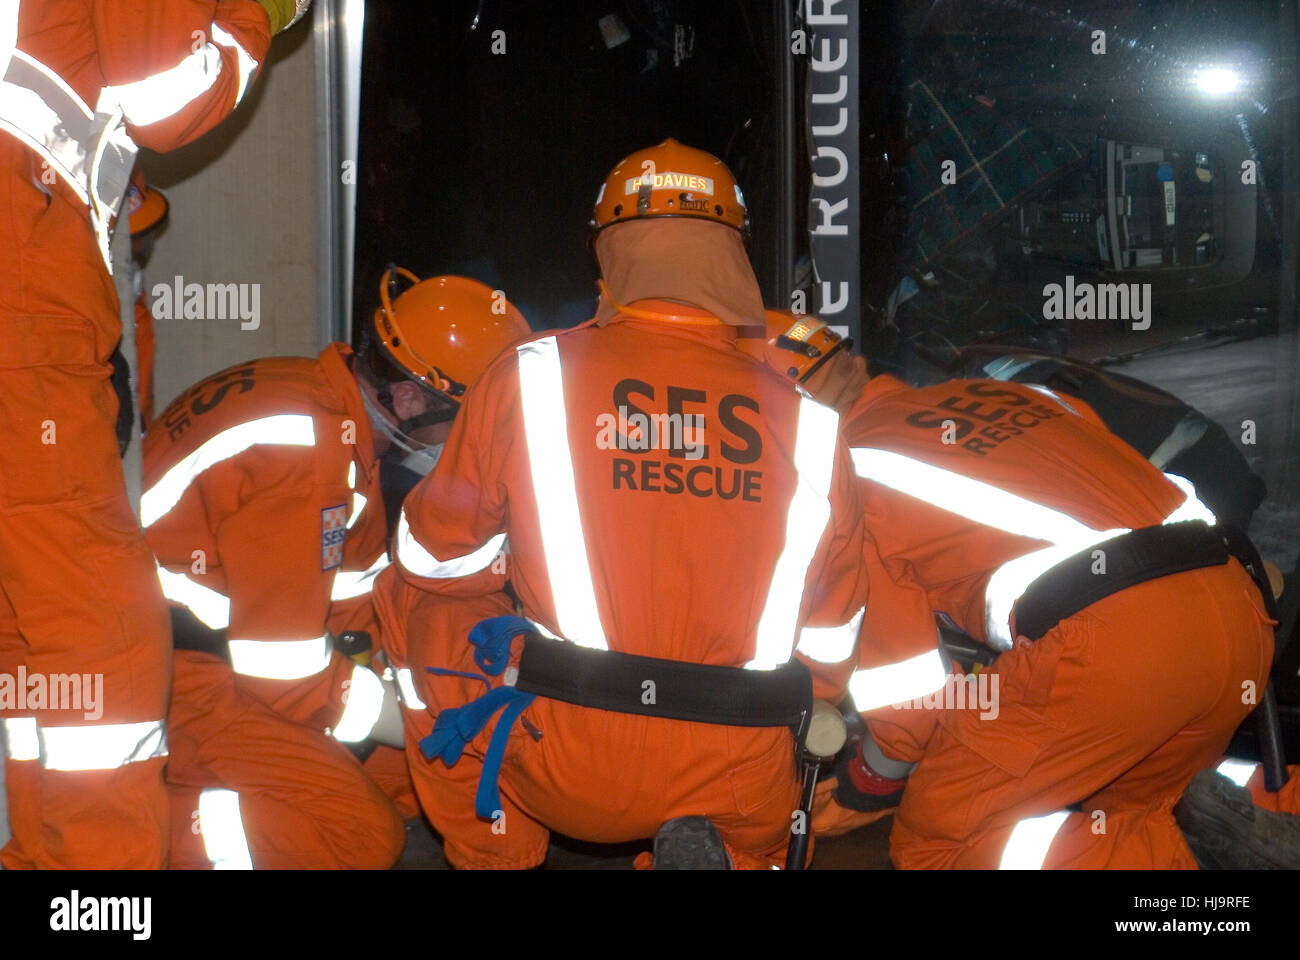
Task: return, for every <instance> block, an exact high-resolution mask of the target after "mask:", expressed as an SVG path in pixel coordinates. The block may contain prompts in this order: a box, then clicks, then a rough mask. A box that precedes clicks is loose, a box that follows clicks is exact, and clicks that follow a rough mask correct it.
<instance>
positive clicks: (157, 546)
mask: <svg viewBox="0 0 1300 960" xmlns="http://www.w3.org/2000/svg"><path fill="white" fill-rule="evenodd" d="M398 273H399V274H401V275H402V276H405V277H406V278H407V279H408V280H414V279H415V278H414V277H413V276H412V275H411V274H409V273H406V272H405V271H398ZM390 279H391V280H392V281H393V282H394V292H395V289H396V281H397V280H398V277H397V276H394V275H393V274H391V273H390V274H386V275H385V278H384V281H383V282H382V283H381V291H380V299H381V304H382V305H381V307H380V309H379V310H377V311H376V315H375V322H374V326H373V328H372V329H369V330H368V331H367V333H366V334H365V335H364V337H363V345H362V347H361V350H360V352H359V353H358V354H355V355H354V354H353V352H352V351H351V350H350V349H349V348H348V347H347V346H346V345H344V344H340V343H334V344H330V345H329V346H327V347H326V348H325V349H324V350H323V351H322V352H321V354H320V356H319V357H317V358H316V359H310V358H305V357H273V358H264V359H260V360H253V361H250V362H248V363H245V364H241V365H239V366H236V367H232V368H230V369H228V370H225V371H222V372H221V373H218V374H215V375H214V376H211V377H209V378H208V379H206V380H204V381H202V382H201V383H199V384H198V385H196V386H194V387H192V388H191V389H189V390H187V391H186V392H185V393H183V394H182V395H181V396H180V397H178V398H177V399H176V400H175V401H174V402H173V403H172V404H171V405H170V406H169V407H168V408H167V410H166V411H164V412H163V413H162V415H161V416H160V417H159V418H158V420H157V422H156V423H155V425H154V428H153V429H152V430H150V431H149V435H148V437H147V438H146V441H145V490H146V492H145V494H144V496H143V498H142V503H141V508H142V517H141V520H142V523H143V525H144V527H145V531H146V535H147V537H148V540H149V544H150V546H151V547H152V548H153V549H154V552H155V554H156V555H157V558H158V563H159V578H160V579H161V581H162V585H163V593H164V594H165V595H166V596H167V598H168V599H169V600H170V601H171V603H172V615H173V626H174V630H173V632H174V634H175V637H176V646H177V647H178V649H177V652H176V655H175V683H174V695H173V698H172V705H171V709H170V713H169V716H168V724H169V727H170V735H171V756H170V758H169V762H168V765H167V772H166V778H167V784H168V790H169V794H170V796H171V802H172V808H173V811H172V812H173V838H172V861H171V862H172V865H173V866H203V865H206V864H209V863H210V864H212V865H213V866H219V867H220V866H226V867H229V866H245V867H247V866H250V865H251V866H255V867H369V868H383V867H388V866H390V865H391V864H392V863H393V862H394V861H395V860H396V858H397V856H398V855H399V853H400V852H401V848H402V842H403V830H402V823H401V819H400V818H399V816H398V814H397V812H396V811H395V810H394V807H393V804H392V803H390V801H389V797H387V796H385V791H384V790H381V789H380V787H379V785H378V784H377V783H376V782H375V778H374V777H372V776H370V775H369V774H370V773H371V772H373V770H372V766H371V763H370V762H368V764H367V768H366V769H364V770H363V768H362V767H361V766H360V765H359V764H358V762H357V759H356V757H354V756H353V754H352V753H351V752H349V749H348V747H347V746H345V745H344V744H348V745H350V746H352V747H353V748H354V749H356V750H357V751H358V752H359V753H366V752H367V751H368V750H369V747H370V744H368V741H369V740H371V739H372V738H373V739H375V740H379V741H381V742H383V743H388V744H391V745H393V746H397V747H400V746H401V721H400V719H399V718H398V713H397V702H396V699H395V696H394V694H393V691H392V686H391V684H385V683H384V682H382V681H381V680H380V677H379V676H378V675H377V674H376V673H375V672H374V671H373V670H372V669H371V668H370V667H369V666H367V665H365V663H363V662H357V661H359V660H361V661H363V660H364V659H366V658H365V657H364V656H362V655H359V656H357V657H356V658H355V660H354V659H352V658H350V657H349V656H348V655H347V654H348V653H349V652H351V651H349V650H347V649H344V647H345V646H346V644H345V643H344V641H347V640H351V639H353V638H359V637H362V636H363V635H364V634H373V633H374V632H375V631H376V630H377V626H376V622H375V619H374V615H373V606H372V599H371V588H372V585H373V583H374V578H375V576H376V575H377V574H378V573H379V571H381V570H382V569H383V568H384V567H385V566H386V565H387V564H388V538H389V528H388V524H387V522H386V518H385V506H384V503H383V500H382V497H381V481H380V468H379V460H380V457H382V456H383V455H384V454H385V453H386V452H387V451H388V450H389V448H390V447H391V446H393V445H396V446H398V447H400V448H402V449H404V450H406V451H407V453H408V456H407V457H406V460H405V462H406V463H407V464H410V463H419V462H421V461H422V462H423V463H424V467H423V470H424V471H425V472H427V470H428V469H430V468H431V467H432V465H433V462H434V461H435V460H436V453H437V450H438V449H439V446H440V444H441V442H442V441H443V440H444V439H445V437H446V434H447V432H448V430H449V428H450V421H451V419H452V417H454V416H455V415H456V411H457V409H458V404H457V401H456V397H457V396H458V395H459V394H460V393H462V392H463V391H464V389H465V385H466V384H467V383H468V382H469V381H470V380H472V379H473V378H474V377H475V376H476V375H477V374H478V372H479V371H480V370H481V369H482V368H483V366H485V365H486V363H487V360H488V359H490V358H491V357H492V356H493V355H495V353H496V352H497V351H498V350H500V349H501V348H502V347H504V346H505V345H506V344H508V343H510V342H511V341H512V340H514V339H516V338H517V337H519V336H520V335H522V334H524V333H526V332H527V330H528V327H527V324H526V323H525V322H524V320H523V318H522V316H521V315H520V314H519V313H518V312H517V311H515V310H514V308H513V307H510V306H509V304H506V303H504V301H498V298H496V297H494V295H493V291H491V290H490V289H489V288H487V287H485V286H483V285H482V284H479V283H477V282H475V281H472V280H467V279H465V278H461V277H437V278H433V279H430V280H425V281H423V282H420V283H415V285H414V286H411V287H410V289H408V290H406V291H405V292H403V293H402V294H401V296H399V297H397V298H396V299H395V300H391V301H390V290H389V284H390ZM494 306H500V307H501V310H500V312H498V311H497V310H494ZM358 646H360V647H364V646H365V645H364V643H360V644H358ZM364 652H365V651H364V650H361V651H358V654H363V653H364ZM363 745H364V746H363ZM380 749H381V750H382V749H383V748H380ZM381 755H382V754H381V753H380V752H376V753H375V754H374V755H373V756H372V757H371V762H373V761H376V760H378V759H379V758H380V757H381ZM394 756H395V757H397V758H398V760H399V762H400V763H401V770H400V773H401V777H400V779H398V780H397V781H396V782H397V783H398V784H399V785H400V783H401V782H406V778H405V761H404V757H403V755H402V754H401V752H400V751H397V752H395V753H394ZM385 769H387V768H385ZM390 772H391V771H390ZM407 791H408V794H409V785H408V786H407ZM389 792H390V794H391V793H392V791H391V790H390V791H389ZM410 812H412V813H413V812H414V805H413V802H412V804H411V811H410Z"/></svg>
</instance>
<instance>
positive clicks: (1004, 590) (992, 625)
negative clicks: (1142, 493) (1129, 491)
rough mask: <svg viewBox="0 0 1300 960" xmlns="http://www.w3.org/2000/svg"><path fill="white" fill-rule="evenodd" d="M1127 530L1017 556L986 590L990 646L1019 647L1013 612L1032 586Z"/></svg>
mask: <svg viewBox="0 0 1300 960" xmlns="http://www.w3.org/2000/svg"><path fill="white" fill-rule="evenodd" d="M1125 532H1127V531H1125V530H1123V529H1119V530H1108V531H1106V532H1104V533H1101V532H1098V533H1096V534H1095V536H1094V537H1093V538H1092V541H1091V543H1081V542H1079V541H1075V542H1072V543H1067V544H1064V545H1057V546H1050V547H1044V548H1043V549H1041V550H1035V551H1033V552H1032V553H1026V554H1022V555H1021V556H1019V557H1013V558H1012V559H1010V560H1008V561H1007V562H1006V563H1004V564H1002V566H1000V567H998V568H997V569H996V570H994V571H993V575H992V576H991V577H989V582H988V585H987V586H986V587H985V588H984V630H985V632H986V633H987V635H988V643H989V646H990V647H992V648H993V649H994V650H1002V651H1006V650H1010V649H1011V648H1012V647H1013V646H1015V637H1014V636H1012V634H1011V609H1012V608H1013V607H1014V606H1015V605H1016V601H1017V600H1019V599H1020V598H1021V596H1023V595H1024V592H1025V590H1027V589H1028V588H1029V585H1030V584H1031V583H1033V582H1034V581H1035V580H1037V579H1038V578H1039V577H1040V576H1042V575H1043V574H1044V573H1046V572H1047V571H1048V570H1050V569H1051V568H1052V567H1054V566H1056V565H1057V564H1058V563H1060V562H1061V561H1062V560H1064V559H1065V558H1066V557H1069V556H1072V555H1073V554H1075V553H1078V552H1079V551H1080V550H1082V549H1084V548H1085V547H1088V546H1091V545H1092V543H1100V542H1101V541H1103V540H1108V539H1110V538H1111V537H1113V536H1119V535H1120V534H1122V533H1125Z"/></svg>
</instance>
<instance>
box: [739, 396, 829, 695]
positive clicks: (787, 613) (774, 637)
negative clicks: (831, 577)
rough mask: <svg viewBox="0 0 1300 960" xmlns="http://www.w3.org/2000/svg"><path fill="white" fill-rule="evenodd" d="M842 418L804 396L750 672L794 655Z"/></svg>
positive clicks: (826, 510)
mask: <svg viewBox="0 0 1300 960" xmlns="http://www.w3.org/2000/svg"><path fill="white" fill-rule="evenodd" d="M839 424H840V417H839V414H837V413H836V412H835V411H834V410H832V409H831V408H830V407H825V406H822V405H821V404H820V403H818V402H817V401H816V400H813V399H812V398H811V397H809V396H808V395H807V394H802V393H801V395H800V397H799V421H798V425H797V426H796V428H795V431H796V432H795V441H794V467H795V470H796V471H797V472H798V479H797V481H796V483H795V489H794V495H793V496H792V497H791V498H790V506H789V508H788V509H787V511H786V520H785V545H784V546H783V548H782V550H781V555H780V557H778V558H777V561H776V567H775V568H774V569H773V571H772V579H771V581H770V582H769V584H768V589H767V601H766V602H765V603H764V604H763V614H762V616H761V617H760V618H759V621H758V630H757V638H756V642H755V646H754V659H752V660H750V661H749V662H748V663H746V664H745V667H746V669H749V670H774V669H776V668H777V667H779V666H781V664H783V663H786V662H788V661H789V659H790V654H791V651H792V649H793V647H794V644H795V641H796V636H795V634H796V630H797V629H798V626H799V609H800V607H801V606H802V605H803V593H804V581H805V580H806V579H807V577H808V568H809V566H811V565H812V559H813V554H814V553H816V552H817V544H818V543H820V542H821V538H822V533H823V531H825V529H826V524H827V523H828V522H829V520H830V516H831V504H830V499H829V498H830V489H831V475H832V473H833V472H834V469H835V444H836V441H837V439H838V437H839Z"/></svg>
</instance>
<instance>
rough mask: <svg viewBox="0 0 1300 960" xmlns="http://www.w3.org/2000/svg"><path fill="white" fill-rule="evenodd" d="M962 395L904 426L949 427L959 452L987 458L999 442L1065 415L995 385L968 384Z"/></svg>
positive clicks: (920, 412)
mask: <svg viewBox="0 0 1300 960" xmlns="http://www.w3.org/2000/svg"><path fill="white" fill-rule="evenodd" d="M963 393H964V394H965V396H963V395H962V394H954V395H953V396H950V397H944V398H943V399H942V400H940V401H939V402H938V403H936V404H935V405H934V406H933V407H932V408H930V409H928V410H918V411H917V412H915V413H912V414H909V415H908V417H907V418H906V420H905V421H904V422H905V423H907V425H908V426H911V427H918V428H920V429H922V430H934V431H935V436H936V437H939V436H940V433H939V431H942V430H944V429H946V428H949V427H951V429H952V430H953V432H954V434H955V436H954V440H955V441H956V442H958V443H960V444H961V447H962V449H963V450H966V451H968V452H970V453H974V454H978V455H979V456H981V457H983V456H987V455H988V453H989V452H990V451H992V450H996V449H997V448H998V447H999V446H1001V445H1002V444H1003V443H1006V442H1007V441H1008V440H1011V439H1012V438H1014V437H1020V436H1023V435H1024V434H1025V433H1026V432H1027V431H1029V430H1032V429H1033V428H1034V427H1036V426H1038V424H1040V423H1042V422H1043V421H1044V420H1051V419H1052V418H1054V417H1063V416H1065V414H1064V413H1062V412H1061V411H1060V410H1058V409H1056V408H1055V407H1053V406H1052V405H1051V404H1047V403H1035V402H1033V401H1032V400H1030V399H1029V398H1028V397H1025V396H1023V395H1022V394H1020V393H1017V392H1016V391H1015V390H1008V389H1004V388H1003V387H1000V386H997V385H996V384H990V383H983V382H980V381H975V382H973V383H968V384H966V386H965V389H964V391H963Z"/></svg>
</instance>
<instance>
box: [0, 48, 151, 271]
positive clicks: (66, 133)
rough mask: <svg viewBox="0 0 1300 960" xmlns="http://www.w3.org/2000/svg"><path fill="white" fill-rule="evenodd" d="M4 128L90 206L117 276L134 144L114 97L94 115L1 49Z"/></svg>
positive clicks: (24, 57) (20, 56) (32, 62)
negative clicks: (115, 257)
mask: <svg viewBox="0 0 1300 960" xmlns="http://www.w3.org/2000/svg"><path fill="white" fill-rule="evenodd" d="M0 60H3V63H4V71H3V74H4V75H3V80H0V127H3V128H4V129H6V130H8V131H9V132H10V133H12V134H13V135H14V136H16V137H18V138H19V139H20V140H22V141H23V142H24V143H26V144H27V145H28V146H29V147H31V148H32V149H33V150H35V151H36V152H37V153H38V154H40V156H41V157H42V158H43V159H44V160H45V161H46V163H48V164H49V167H50V169H52V170H53V171H54V172H55V173H57V174H58V175H59V176H60V177H62V178H63V180H64V181H65V182H66V183H67V184H68V186H70V187H71V188H72V189H73V190H74V191H75V192H76V194H77V196H78V198H80V200H81V202H82V203H85V204H86V205H87V206H88V207H89V208H90V218H91V225H92V226H93V228H94V231H95V237H96V241H97V243H98V246H99V251H100V255H101V256H102V257H103V259H104V265H105V267H107V269H108V271H109V273H112V272H113V261H112V257H111V256H110V254H109V249H108V244H109V235H110V226H111V219H112V217H113V216H114V215H115V214H116V213H117V211H118V210H119V208H120V205H121V201H122V197H123V196H124V195H125V193H126V186H127V181H128V179H129V177H130V174H131V167H132V166H133V165H134V163H135V155H136V152H137V151H136V145H135V143H134V142H133V141H132V140H131V137H130V135H129V134H128V133H127V132H126V128H125V127H124V126H123V124H122V113H121V109H120V108H119V107H118V106H117V101H116V99H115V98H114V97H113V96H112V95H111V94H109V93H108V92H107V90H103V91H101V93H100V100H99V102H98V103H97V104H96V106H95V110H94V111H93V112H92V111H91V109H90V107H89V106H88V105H87V104H86V103H85V101H83V100H82V99H81V98H80V97H79V96H78V95H77V94H76V92H75V91H73V90H72V88H71V87H69V86H68V84H67V83H66V82H65V81H64V80H63V78H62V77H60V76H59V75H58V74H57V73H55V72H54V71H53V70H51V69H50V68H49V67H47V66H45V64H43V63H41V62H40V61H39V60H37V59H36V58H35V57H32V56H30V55H29V54H27V53H24V52H23V51H21V50H13V49H12V46H7V47H6V48H5V49H4V50H0Z"/></svg>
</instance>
